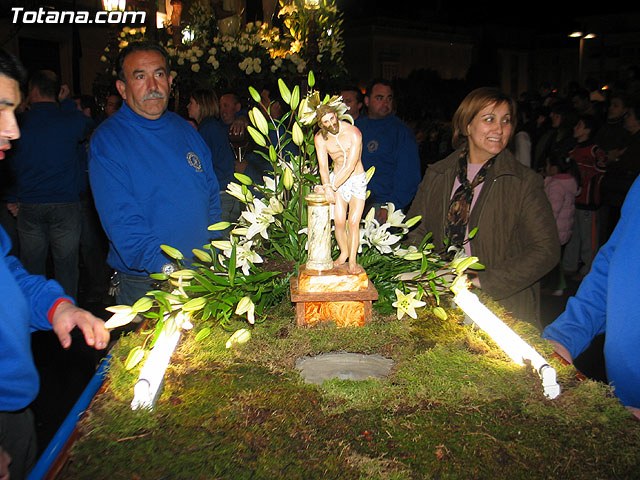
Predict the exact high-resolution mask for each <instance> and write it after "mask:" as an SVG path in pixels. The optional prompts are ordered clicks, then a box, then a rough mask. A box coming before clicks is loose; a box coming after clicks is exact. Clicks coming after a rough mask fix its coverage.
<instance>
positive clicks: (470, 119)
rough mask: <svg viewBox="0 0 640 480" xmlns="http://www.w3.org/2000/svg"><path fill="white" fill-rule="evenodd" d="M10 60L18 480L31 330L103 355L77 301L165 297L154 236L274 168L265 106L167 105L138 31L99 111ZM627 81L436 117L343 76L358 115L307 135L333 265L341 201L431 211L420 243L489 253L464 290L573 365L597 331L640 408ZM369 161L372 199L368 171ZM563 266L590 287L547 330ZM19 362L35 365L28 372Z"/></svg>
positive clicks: (9, 409) (636, 107)
mask: <svg viewBox="0 0 640 480" xmlns="http://www.w3.org/2000/svg"><path fill="white" fill-rule="evenodd" d="M0 67H1V70H0V114H1V115H2V116H0V119H2V124H0V127H1V130H0V159H1V158H4V157H5V156H6V157H7V160H8V161H7V162H3V165H2V166H3V181H4V184H3V185H2V188H3V189H2V192H1V193H2V195H3V202H4V204H5V206H6V208H2V209H1V210H2V212H1V215H0V221H1V225H2V227H3V228H2V229H0V247H1V248H2V253H3V257H2V265H0V275H2V285H3V287H5V288H11V289H13V290H12V291H13V294H11V295H5V297H4V298H5V300H3V302H2V306H0V310H1V312H0V345H2V348H3V349H4V348H5V347H6V348H11V349H12V350H11V351H12V352H14V353H13V354H12V355H10V356H7V355H5V354H3V355H2V356H1V357H0V367H1V368H0V447H1V449H0V478H2V475H3V474H4V473H5V472H6V471H7V470H6V468H7V465H8V462H7V460H6V459H7V458H9V457H11V458H13V462H11V465H10V466H9V467H8V468H9V470H10V471H11V474H12V477H11V478H21V477H22V476H24V472H26V471H28V468H29V466H30V465H31V464H32V462H33V454H32V450H33V441H32V440H30V441H29V442H27V444H24V445H18V443H20V442H17V441H16V439H15V438H13V439H12V438H11V436H10V435H9V434H8V433H7V432H11V431H14V430H15V427H14V426H13V425H14V423H12V422H15V421H16V419H18V420H19V421H20V422H21V425H22V426H21V430H20V432H25V431H29V432H32V419H31V417H30V414H29V413H28V412H29V410H28V408H27V407H28V405H29V403H30V402H31V401H32V400H33V398H34V396H35V394H36V392H37V374H36V373H35V369H34V366H33V361H32V358H31V352H30V349H29V342H28V338H29V332H30V329H31V330H33V329H47V328H53V329H54V330H55V331H56V333H58V336H59V337H60V340H61V343H62V345H63V346H68V344H69V338H68V332H69V331H70V330H71V329H72V328H74V326H76V325H77V326H79V327H80V328H81V329H82V331H83V332H84V333H85V335H84V336H85V339H86V341H87V343H88V344H89V345H95V346H96V347H97V348H104V347H105V346H106V340H108V332H106V331H105V330H104V327H103V326H102V323H101V320H99V319H97V318H96V317H94V316H93V315H91V314H90V313H88V312H86V311H83V310H80V309H78V308H77V307H75V306H74V300H73V299H74V298H77V297H78V295H79V294H85V295H87V294H95V295H97V297H98V298H100V297H102V298H103V299H104V297H105V296H106V295H107V289H108V291H109V296H113V297H115V301H116V302H117V303H119V304H128V305H131V304H133V303H134V302H135V301H136V300H137V299H139V298H140V297H142V296H144V295H145V293H146V292H147V291H149V290H152V289H153V288H154V284H153V281H152V280H151V279H150V277H149V274H150V273H155V272H164V273H171V272H172V271H173V270H174V269H175V268H176V265H175V264H174V263H173V262H172V260H171V259H170V258H168V257H166V256H165V255H164V254H163V252H162V249H161V248H160V245H162V244H166V245H171V246H173V247H175V248H178V249H179V250H181V251H184V252H189V251H191V249H192V248H195V247H196V246H199V245H203V244H206V243H208V242H209V241H210V240H211V239H212V238H211V235H212V234H213V232H210V231H208V229H207V226H209V225H211V224H213V223H216V222H219V221H221V220H227V221H230V222H233V221H235V220H237V218H238V216H239V215H240V212H241V208H242V205H241V204H240V203H239V202H238V200H237V199H235V198H234V197H232V196H230V195H228V194H227V193H226V192H225V190H226V186H227V184H228V183H229V182H230V181H232V179H233V174H234V173H235V172H240V173H244V174H246V175H248V176H250V177H252V178H254V180H257V181H260V180H261V178H262V176H263V175H264V174H265V171H267V170H268V169H269V168H270V167H269V165H268V164H267V163H265V162H264V160H263V159H262V157H260V156H259V155H255V154H253V153H252V150H253V147H252V145H251V140H250V138H249V135H247V132H246V129H247V126H248V124H249V119H248V111H249V110H250V109H251V108H252V107H253V106H256V105H252V104H249V103H246V102H243V100H242V97H241V96H239V93H238V92H232V91H225V92H216V91H215V90H213V89H200V90H196V91H193V92H190V95H189V103H188V105H187V108H186V112H184V114H183V115H179V114H178V113H176V112H172V111H170V109H169V97H170V89H171V84H172V80H173V79H172V78H171V75H170V66H169V58H168V56H167V53H166V52H165V51H164V49H163V48H161V47H159V46H157V45H155V44H152V43H147V42H135V43H131V44H129V45H128V46H127V47H126V48H124V49H123V50H122V51H121V53H120V55H119V58H118V62H117V69H116V70H117V80H116V81H115V85H114V87H115V91H114V92H113V94H111V95H109V96H108V98H106V99H104V100H105V101H104V110H103V111H100V112H98V111H96V106H95V103H94V102H93V101H92V100H93V99H92V98H90V97H86V96H77V97H72V96H71V95H70V92H69V90H68V88H65V87H64V86H63V85H61V82H60V79H59V78H58V76H57V75H56V74H55V73H54V72H51V71H46V70H45V71H38V72H33V74H32V75H31V77H30V78H29V81H28V82H27V83H25V82H23V76H24V75H23V71H22V69H21V67H20V65H19V63H18V62H17V61H16V60H15V59H14V58H13V57H12V56H11V55H8V54H6V53H4V52H2V56H0ZM20 87H24V91H25V95H24V101H21V98H22V93H21V89H20ZM634 89H635V84H633V83H630V84H629V85H623V84H619V85H616V89H615V90H606V91H603V90H598V89H591V90H589V89H588V88H585V87H581V86H578V85H570V86H569V87H568V88H567V89H566V90H565V91H564V93H563V94H560V93H559V92H558V91H557V90H552V89H551V88H550V86H549V85H541V86H540V88H539V89H538V90H537V91H536V92H527V93H525V94H523V95H521V96H520V97H519V98H518V99H513V98H511V97H510V96H508V95H506V94H505V93H503V92H501V91H500V90H498V89H495V88H487V87H483V88H478V89H474V90H472V91H471V92H469V93H468V95H467V96H466V97H465V98H464V99H463V100H462V101H461V103H460V105H459V106H458V107H457V109H456V112H455V114H454V116H453V119H452V120H451V121H447V120H446V119H442V120H441V121H433V122H429V124H428V125H426V126H425V124H424V122H411V121H409V120H406V121H405V120H403V119H402V118H401V114H400V115H398V113H397V112H396V109H395V105H396V102H395V99H394V94H395V92H394V88H393V84H392V83H391V82H389V81H387V80H384V79H375V80H373V81H371V82H370V83H369V85H368V86H367V87H366V89H365V91H362V90H361V89H360V88H359V87H355V86H349V85H345V86H344V87H343V88H342V89H339V91H336V92H331V93H334V94H337V95H340V96H341V97H342V100H343V102H344V103H345V105H346V106H347V107H348V108H349V110H348V113H349V114H350V115H351V117H352V118H353V120H354V126H351V125H348V124H346V123H344V122H343V121H341V120H340V121H339V120H338V118H337V116H336V115H335V112H323V113H322V115H321V117H322V121H321V122H319V123H321V124H322V125H321V126H322V127H323V128H324V131H325V133H323V134H322V136H320V134H318V135H317V136H316V145H317V148H318V151H319V156H320V157H321V158H320V160H321V170H320V174H321V176H322V183H323V185H322V186H321V189H322V190H323V191H325V193H326V195H327V196H328V197H330V198H334V197H335V198H337V199H338V200H339V202H338V201H336V200H334V201H336V202H337V204H339V205H340V206H341V207H340V208H342V209H343V210H344V217H345V218H344V219H342V216H343V215H340V217H341V220H340V221H341V222H342V223H340V225H339V227H340V228H338V225H337V226H336V228H337V231H339V232H340V235H341V237H340V238H341V239H342V243H341V244H340V250H341V260H342V263H345V262H346V261H347V260H348V262H349V271H352V272H357V271H359V267H358V266H357V264H356V262H355V258H354V257H355V250H356V248H354V247H353V245H354V240H353V239H352V238H351V237H353V235H349V236H347V235H348V232H349V231H352V230H353V228H355V227H354V223H353V222H352V221H351V220H349V222H346V211H347V206H348V208H349V211H356V212H359V214H360V215H361V214H362V212H363V211H368V210H369V209H370V208H375V216H376V219H377V220H378V221H379V222H381V223H382V222H384V221H385V220H386V218H387V213H388V209H387V204H388V203H393V204H394V206H395V208H397V209H403V210H404V211H405V212H407V213H408V215H409V216H414V215H421V217H422V222H421V223H420V224H418V226H417V227H416V228H415V229H413V230H412V231H411V232H410V234H409V237H408V241H409V242H411V243H413V244H419V243H420V242H421V240H422V238H423V237H424V236H425V235H426V234H427V233H429V232H430V233H432V234H433V237H432V240H431V241H432V242H433V243H434V244H436V248H440V247H442V246H444V245H445V243H446V244H447V245H448V246H451V247H453V248H457V249H460V250H464V251H465V252H466V253H467V254H468V255H474V256H477V257H479V258H480V259H481V261H482V263H483V264H484V265H485V266H486V269H485V270H483V271H480V272H478V273H477V274H476V275H474V276H473V277H472V278H470V280H471V282H472V283H473V285H474V286H475V287H476V288H479V289H481V290H483V291H485V292H486V293H488V294H489V295H491V296H492V297H493V298H495V299H496V300H498V301H500V302H501V303H502V304H503V305H504V306H505V307H506V309H507V310H508V311H510V312H512V313H513V314H514V315H515V316H516V317H518V318H520V319H522V320H526V321H528V322H531V323H532V324H533V325H536V326H537V327H538V328H539V329H540V330H543V329H544V330H543V336H544V337H545V338H548V339H549V340H550V341H552V342H554V345H556V348H557V351H558V353H559V354H560V355H562V356H563V357H564V358H565V359H567V360H568V361H572V359H574V358H575V357H576V356H577V355H579V354H580V353H581V352H582V351H583V350H584V349H585V348H586V347H588V345H589V343H590V341H591V340H592V339H593V337H594V336H595V335H598V334H602V333H605V332H606V334H607V335H606V343H605V359H606V366H607V373H608V378H609V381H611V382H612V383H613V385H614V387H615V392H616V395H618V396H619V398H620V399H621V400H622V402H623V403H624V404H625V405H627V406H629V407H635V408H636V410H635V413H636V415H639V414H638V410H637V408H639V407H640V373H639V370H640V369H639V368H638V366H639V365H638V362H637V359H635V358H634V357H633V347H634V345H636V344H637V342H638V340H640V322H638V314H637V313H636V312H635V309H634V307H633V304H632V303H631V302H630V301H629V300H628V298H631V297H632V295H630V294H631V293H632V292H633V291H634V289H635V287H636V282H637V280H636V279H635V276H634V275H633V272H634V268H635V266H637V265H638V260H640V258H638V254H637V249H635V248H633V247H634V245H633V244H632V243H631V242H632V241H633V240H634V236H635V231H636V229H637V228H638V227H637V225H640V222H639V223H635V221H636V217H637V216H638V215H640V205H639V202H640V200H639V199H638V196H639V195H640V184H638V182H635V183H634V181H635V179H636V178H637V176H638V173H640V161H639V160H638V158H637V157H638V155H640V140H639V139H640V133H638V132H639V131H640V123H639V120H638V118H640V117H637V116H636V113H638V115H640V103H639V102H638V98H639V97H638V96H636V94H637V93H640V92H636V91H634ZM260 94H261V99H262V101H261V102H260V104H258V105H257V106H259V107H261V108H263V109H265V111H268V112H269V114H270V115H271V116H272V117H274V118H279V117H280V116H282V115H283V113H284V109H283V107H284V104H283V101H282V99H281V98H280V94H279V89H278V87H277V86H274V85H264V86H262V88H260ZM14 112H20V113H19V114H18V120H17V122H16V121H15V117H14ZM325 113H326V115H328V116H327V117H326V118H325ZM423 127H424V128H423ZM326 132H328V133H326ZM272 134H274V135H277V134H278V132H272ZM331 135H333V136H331ZM341 135H343V137H344V138H343V137H341ZM341 142H342V143H341ZM344 142H347V144H343V143H344ZM345 145H347V146H345ZM289 148H290V147H289ZM345 149H346V150H345ZM347 151H348V152H350V154H349V155H347ZM340 152H342V155H341V154H340ZM351 153H352V154H353V155H351ZM327 154H328V155H329V156H330V157H331V159H332V160H333V161H334V164H336V159H340V161H339V162H338V163H337V164H336V165H338V166H339V167H340V166H341V167H340V168H337V172H336V171H335V170H334V172H332V173H331V174H330V173H329V168H328V166H329V157H328V156H327ZM356 157H357V158H356ZM347 166H348V167H349V170H348V171H343V170H344V168H346V167H347ZM372 166H374V167H375V174H374V176H373V177H372V178H371V180H370V181H369V183H368V185H366V189H368V190H369V191H370V195H369V196H368V197H367V196H366V195H363V194H362V192H361V190H362V188H361V187H362V185H360V183H358V182H359V178H360V177H361V176H363V175H364V172H365V171H366V170H367V169H369V168H370V167H372ZM356 177H358V178H356ZM334 192H335V195H334ZM352 198H353V202H352V200H351V199H352ZM340 211H342V210H340ZM358 219H359V216H358ZM336 220H338V219H336ZM347 224H348V226H347ZM471 231H474V234H475V235H474V236H472V238H470V232H471ZM356 240H357V239H356ZM16 256H17V257H19V258H20V261H21V263H20V262H19V261H18V260H17V258H16ZM342 257H344V258H342ZM339 260H340V259H339ZM80 267H84V272H85V275H86V278H87V282H82V288H79V278H80V272H81V271H80ZM564 275H571V276H577V278H578V279H579V280H580V281H582V284H581V286H580V289H579V290H578V292H577V294H576V296H575V297H572V298H571V299H570V300H569V302H568V305H567V309H566V311H565V313H563V314H562V315H561V316H560V318H558V319H557V320H556V321H555V322H553V323H552V324H551V325H548V326H546V328H544V327H545V325H543V324H542V323H541V319H540V295H541V284H542V283H543V282H544V285H543V286H546V287H547V288H548V289H549V290H550V292H551V293H555V294H561V293H562V291H563V289H564V278H565V277H564ZM45 278H54V279H55V281H53V280H50V281H47V280H45ZM16 312H18V313H17V314H16ZM16 315H17V316H18V317H19V318H16ZM12 322H13V323H12ZM16 322H17V323H16ZM16 324H19V327H20V329H21V330H20V334H19V337H20V338H19V339H18V340H16V334H15V333H14V332H15V330H16V326H15V325H16ZM16 358H18V359H20V360H19V362H18V361H17V360H15V359H16ZM18 364H19V365H18ZM5 367H6V368H5ZM16 369H20V370H22V369H27V370H29V371H30V372H31V374H30V378H29V379H28V381H27V380H24V375H22V374H20V375H18V373H19V372H18V370H16ZM18 377H20V378H18ZM30 425H31V426H30ZM19 436H20V438H22V437H23V436H24V435H23V434H22V433H21V434H20V435H19ZM29 438H32V436H31V433H29ZM17 459H20V461H17Z"/></svg>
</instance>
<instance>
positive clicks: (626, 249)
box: [542, 179, 640, 418]
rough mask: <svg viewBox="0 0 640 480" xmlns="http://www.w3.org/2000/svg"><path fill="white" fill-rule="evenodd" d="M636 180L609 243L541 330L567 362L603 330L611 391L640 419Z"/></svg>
mask: <svg viewBox="0 0 640 480" xmlns="http://www.w3.org/2000/svg"><path fill="white" fill-rule="evenodd" d="M639 236H640V179H636V181H635V182H634V184H633V186H632V187H631V190H630V191H629V194H628V195H627V198H626V199H625V201H624V204H623V206H622V213H621V216H620V220H619V221H618V224H617V225H616V228H615V230H614V231H613V233H612V234H611V237H610V238H609V241H608V242H607V243H606V244H605V245H603V246H602V247H601V248H600V250H599V251H598V254H597V255H596V257H595V259H594V260H593V263H592V264H591V270H590V271H589V273H588V274H587V276H586V277H584V279H583V280H582V282H581V284H580V288H579V289H578V291H577V292H576V295H575V296H574V297H571V298H570V299H569V301H568V302H567V307H566V309H565V311H564V312H563V313H562V315H560V316H559V317H558V318H557V319H556V320H555V321H554V322H553V323H552V324H550V325H548V326H547V327H546V328H545V329H544V331H543V332H542V336H543V337H544V338H546V339H548V340H550V341H551V342H552V343H553V344H554V345H555V348H556V352H557V353H558V354H559V355H560V356H562V357H563V358H564V359H565V360H567V361H568V362H570V363H571V362H572V361H573V359H574V358H576V357H577V356H578V355H580V354H581V353H582V352H583V351H584V350H585V349H586V348H587V347H588V346H589V345H590V344H591V341H592V340H593V339H594V337H596V336H597V335H600V334H603V333H604V334H606V336H605V338H606V339H605V343H604V360H605V366H606V369H607V377H608V379H609V382H611V384H612V385H613V388H614V391H613V393H614V394H615V395H616V396H617V397H618V398H619V399H620V401H621V402H622V404H623V405H625V406H627V407H629V408H630V409H631V411H632V412H633V414H634V415H635V416H636V417H638V418H640V357H638V346H639V345H640V310H638V306H637V304H636V298H637V297H638V268H639V267H640V250H638V237H639Z"/></svg>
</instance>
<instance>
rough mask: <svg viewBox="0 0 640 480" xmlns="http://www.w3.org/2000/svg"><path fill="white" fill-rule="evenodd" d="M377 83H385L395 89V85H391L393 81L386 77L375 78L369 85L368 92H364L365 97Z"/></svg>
mask: <svg viewBox="0 0 640 480" xmlns="http://www.w3.org/2000/svg"><path fill="white" fill-rule="evenodd" d="M376 85H384V86H385V87H389V88H390V89H391V91H393V85H391V82H390V81H389V80H386V79H384V78H374V79H373V80H372V81H371V83H369V85H367V93H365V94H364V95H365V97H368V96H370V95H371V92H372V90H373V87H375V86H376Z"/></svg>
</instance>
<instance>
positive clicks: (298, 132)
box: [291, 122, 304, 146]
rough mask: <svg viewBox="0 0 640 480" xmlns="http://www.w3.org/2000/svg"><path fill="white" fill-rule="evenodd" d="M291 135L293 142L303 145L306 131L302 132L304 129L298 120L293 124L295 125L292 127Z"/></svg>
mask: <svg viewBox="0 0 640 480" xmlns="http://www.w3.org/2000/svg"><path fill="white" fill-rule="evenodd" d="M291 137H292V138H293V143H295V144H296V145H298V146H300V145H302V143H303V142H304V133H302V129H301V128H300V125H299V124H298V122H295V123H294V124H293V127H292V129H291Z"/></svg>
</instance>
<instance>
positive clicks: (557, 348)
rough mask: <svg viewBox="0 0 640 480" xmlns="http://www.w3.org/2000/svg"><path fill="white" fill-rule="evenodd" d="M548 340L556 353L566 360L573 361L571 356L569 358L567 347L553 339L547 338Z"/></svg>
mask: <svg viewBox="0 0 640 480" xmlns="http://www.w3.org/2000/svg"><path fill="white" fill-rule="evenodd" d="M549 342H551V344H552V345H553V346H554V348H555V351H556V353H557V354H558V355H560V356H561V357H562V358H564V359H565V360H566V361H567V362H569V363H573V358H571V354H570V353H569V350H567V347H565V346H564V345H562V344H561V343H558V342H556V341H555V340H549Z"/></svg>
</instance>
